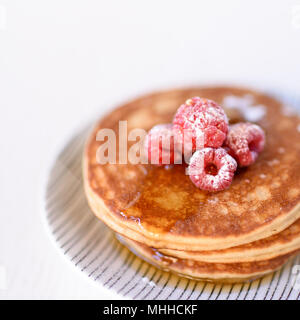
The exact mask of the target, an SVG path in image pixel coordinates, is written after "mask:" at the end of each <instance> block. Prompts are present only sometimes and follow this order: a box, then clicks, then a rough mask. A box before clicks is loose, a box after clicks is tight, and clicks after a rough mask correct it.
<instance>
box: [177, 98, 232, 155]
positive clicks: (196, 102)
mask: <svg viewBox="0 0 300 320" xmlns="http://www.w3.org/2000/svg"><path fill="white" fill-rule="evenodd" d="M173 124H174V130H176V131H177V132H178V135H179V136H180V137H181V139H182V141H183V139H184V142H182V143H183V144H184V145H185V144H186V141H191V143H190V144H191V147H192V151H195V150H198V149H201V148H203V147H214V148H218V147H221V146H222V144H223V142H224V140H225V138H226V134H227V131H228V120H227V117H226V114H225V112H224V110H223V109H222V107H220V106H219V105H218V104H217V103H215V102H214V101H212V100H208V99H202V98H199V97H194V98H192V99H188V100H187V101H186V102H185V103H184V104H183V105H181V106H180V107H179V109H178V110H177V112H176V114H175V117H174V119H173Z"/></svg>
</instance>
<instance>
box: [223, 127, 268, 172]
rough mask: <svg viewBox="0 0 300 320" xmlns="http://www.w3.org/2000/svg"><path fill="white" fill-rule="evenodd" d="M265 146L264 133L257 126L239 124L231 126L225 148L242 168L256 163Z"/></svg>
mask: <svg viewBox="0 0 300 320" xmlns="http://www.w3.org/2000/svg"><path fill="white" fill-rule="evenodd" d="M264 145H265V134H264V131H263V130H262V129H261V128H260V127H259V126H258V125H256V124H252V123H237V124H234V125H232V126H230V129H229V133H228V135H227V138H226V141H225V148H226V150H227V151H228V153H229V154H230V155H232V156H233V157H234V158H235V159H236V160H237V161H238V163H239V165H240V166H249V165H251V164H252V163H254V162H255V160H256V158H257V157H258V154H259V153H260V152H261V151H262V150H263V148H264Z"/></svg>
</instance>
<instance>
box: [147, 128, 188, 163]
mask: <svg viewBox="0 0 300 320" xmlns="http://www.w3.org/2000/svg"><path fill="white" fill-rule="evenodd" d="M172 129H173V125H172V124H159V125H156V126H154V127H153V128H152V129H151V130H150V131H149V132H148V134H147V136H146V138H145V141H144V150H145V151H146V154H147V157H148V162H149V163H151V164H157V165H164V164H174V163H181V162H182V155H181V152H178V151H177V149H176V148H175V140H176V138H175V136H174V132H173V130H172Z"/></svg>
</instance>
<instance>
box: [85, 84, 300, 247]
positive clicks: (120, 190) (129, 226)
mask: <svg viewBox="0 0 300 320" xmlns="http://www.w3.org/2000/svg"><path fill="white" fill-rule="evenodd" d="M230 95H233V96H237V97H243V96H245V95H251V96H252V98H253V100H254V104H255V105H263V106H264V108H265V115H264V116H263V117H262V118H260V119H259V121H257V123H258V124H259V125H260V126H261V127H262V128H263V129H264V130H265V132H266V147H265V150H264V151H263V152H262V153H261V154H260V156H259V158H258V160H257V161H256V163H255V164H253V165H252V166H250V167H248V168H244V169H239V170H238V172H237V174H236V175H235V177H234V180H233V183H232V185H231V186H230V187H229V189H227V190H225V191H221V192H217V193H211V192H206V191H202V190H199V189H197V188H196V187H195V186H194V185H193V184H192V182H191V181H190V179H189V177H188V176H187V175H186V174H185V167H184V165H175V166H173V167H170V166H168V167H156V166H153V165H143V164H137V165H134V164H106V165H99V164H98V163H97V161H96V152H97V149H98V148H99V146H100V145H101V144H102V143H103V142H100V141H96V134H97V132H98V130H100V129H101V128H111V129H113V130H114V131H115V132H116V134H117V135H118V124H119V120H127V121H128V131H130V130H131V129H134V128H143V129H146V130H149V129H150V128H151V127H152V126H153V125H155V124H158V123H168V122H171V121H172V118H173V116H174V113H175V112H176V109H177V108H178V107H179V105H180V104H182V103H183V102H184V101H185V100H186V99H188V98H190V97H193V96H200V97H204V98H209V99H212V100H215V101H216V102H218V103H220V104H221V105H222V102H223V99H224V98H226V97H228V96H230ZM283 109H284V106H283V105H281V103H280V102H278V101H277V100H275V99H273V98H271V97H268V96H266V95H263V94H260V93H257V92H254V91H251V90H247V89H240V88H229V87H215V88H199V89H197V88H193V89H183V90H173V91H167V92H159V93H155V94H152V95H148V96H145V97H141V98H139V99H137V100H134V101H132V102H130V103H127V104H126V105H124V106H122V107H120V108H118V109H116V110H114V111H113V112H112V113H110V114H108V115H107V116H106V117H105V118H103V119H102V120H101V121H100V122H99V123H98V125H97V126H96V128H95V130H94V131H93V133H92V134H91V137H90V139H89V140H88V142H87V145H86V149H85V154H84V182H85V190H86V194H87V198H88V200H89V203H90V205H91V207H92V209H93V211H94V212H95V214H96V215H97V216H98V217H99V218H100V219H102V220H103V221H104V222H106V223H107V224H108V225H109V226H110V227H111V228H113V229H114V230H115V231H117V232H119V233H121V234H123V235H124V236H126V237H128V238H131V239H133V240H136V241H139V242H142V243H145V244H147V245H149V246H153V247H156V248H168V249H177V250H192V251H194V250H195V251H196V250H215V249H223V248H228V247H232V246H237V245H241V244H244V243H248V242H252V241H256V240H258V239H261V238H265V237H268V236H270V235H272V234H275V233H278V232H280V231H281V230H283V229H285V228H286V227H288V226H289V225H290V224H292V223H293V222H294V221H296V219H297V218H299V217H300V183H299V181H300V180H299V178H300V162H299V157H300V140H299V138H300V132H299V124H300V119H299V117H297V116H295V115H287V114H285V113H284V112H283ZM226 111H227V112H228V114H229V116H230V115H231V114H234V113H232V112H231V111H232V110H226ZM239 116H240V115H239ZM239 116H238V117H239ZM240 120H243V119H240ZM131 144H132V143H131ZM131 144H130V143H129V144H128V148H130V146H131ZM117 145H118V144H117ZM117 154H118V152H117ZM103 209H105V214H104V213H103Z"/></svg>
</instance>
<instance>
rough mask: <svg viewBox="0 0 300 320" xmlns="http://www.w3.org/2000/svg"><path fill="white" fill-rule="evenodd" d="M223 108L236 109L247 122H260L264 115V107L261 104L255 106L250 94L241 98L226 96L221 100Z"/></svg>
mask: <svg viewBox="0 0 300 320" xmlns="http://www.w3.org/2000/svg"><path fill="white" fill-rule="evenodd" d="M223 106H224V107H225V108H229V109H230V108H231V109H237V110H238V111H239V112H240V113H241V114H242V116H243V117H244V118H245V119H246V120H247V121H251V122H256V121H259V120H261V119H262V118H263V117H264V115H265V114H266V107H265V106H264V105H262V104H255V101H254V97H253V96H252V95H251V94H246V95H244V96H243V97H238V96H234V95H230V96H226V97H225V98H224V99H223Z"/></svg>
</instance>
